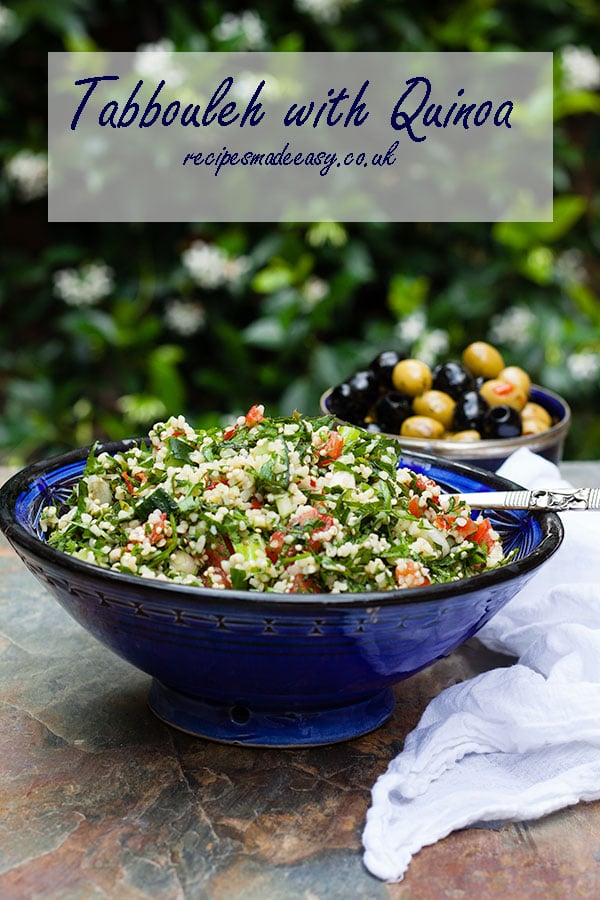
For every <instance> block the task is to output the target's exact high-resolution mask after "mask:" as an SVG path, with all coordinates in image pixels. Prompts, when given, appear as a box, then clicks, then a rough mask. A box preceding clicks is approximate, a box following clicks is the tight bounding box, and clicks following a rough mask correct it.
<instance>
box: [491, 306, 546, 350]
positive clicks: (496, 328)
mask: <svg viewBox="0 0 600 900" xmlns="http://www.w3.org/2000/svg"><path fill="white" fill-rule="evenodd" d="M534 325H535V316H534V314H533V313H532V312H531V310H530V309H527V307H525V306H511V307H509V309H507V310H506V311H505V312H503V313H500V314H499V315H497V316H494V317H493V319H492V321H491V325H490V339H491V341H492V343H497V344H506V345H512V344H515V345H517V346H523V345H524V344H526V343H527V342H528V340H529V338H530V336H531V330H532V328H533V326H534Z"/></svg>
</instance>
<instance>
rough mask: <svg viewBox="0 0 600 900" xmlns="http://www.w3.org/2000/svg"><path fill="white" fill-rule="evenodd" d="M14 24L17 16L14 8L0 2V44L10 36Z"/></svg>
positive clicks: (13, 29)
mask: <svg viewBox="0 0 600 900" xmlns="http://www.w3.org/2000/svg"><path fill="white" fill-rule="evenodd" d="M16 24H17V16H16V14H15V12H14V10H12V9H9V8H8V6H4V4H3V3H0V44H1V43H2V42H3V41H4V40H6V39H8V38H10V37H11V36H12V34H13V33H14V31H15V26H16Z"/></svg>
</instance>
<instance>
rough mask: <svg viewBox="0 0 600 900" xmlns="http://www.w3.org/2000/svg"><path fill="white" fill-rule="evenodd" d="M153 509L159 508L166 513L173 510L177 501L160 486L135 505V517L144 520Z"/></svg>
mask: <svg viewBox="0 0 600 900" xmlns="http://www.w3.org/2000/svg"><path fill="white" fill-rule="evenodd" d="M155 509H159V510H160V511H161V512H164V513H167V515H168V514H169V513H172V512H175V510H176V509H177V503H176V502H175V500H174V499H173V497H171V496H170V495H169V494H167V492H166V491H165V490H163V489H162V488H160V487H159V488H156V490H155V491H154V492H153V493H152V494H150V496H149V497H145V498H144V499H143V500H141V501H140V502H139V503H138V504H137V506H136V507H135V515H136V518H137V519H140V520H141V521H142V522H144V521H145V520H146V519H147V518H148V516H149V515H150V513H152V512H154V510H155Z"/></svg>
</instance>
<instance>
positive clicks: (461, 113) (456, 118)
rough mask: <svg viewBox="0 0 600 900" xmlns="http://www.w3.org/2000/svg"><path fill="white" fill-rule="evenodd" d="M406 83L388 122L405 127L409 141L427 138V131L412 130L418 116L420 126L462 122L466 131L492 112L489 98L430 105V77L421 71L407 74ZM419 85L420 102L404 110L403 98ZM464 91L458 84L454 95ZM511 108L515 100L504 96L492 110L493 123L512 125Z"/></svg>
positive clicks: (397, 127)
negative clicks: (408, 110) (445, 104)
mask: <svg viewBox="0 0 600 900" xmlns="http://www.w3.org/2000/svg"><path fill="white" fill-rule="evenodd" d="M406 84H407V85H408V87H407V89H406V90H405V91H404V93H403V94H402V96H401V97H400V99H399V100H398V102H397V103H396V105H395V107H394V109H393V111H392V115H391V117H390V124H391V126H392V128H393V129H394V130H395V131H404V130H406V131H407V132H408V136H409V137H410V139H411V141H414V142H415V143H420V142H421V141H425V140H427V135H426V134H420V135H417V134H415V131H414V130H413V123H414V122H415V121H416V120H417V119H420V125H421V126H422V127H423V128H429V127H430V126H431V125H435V127H436V128H447V127H448V126H449V125H453V126H454V125H462V127H463V128H464V129H465V131H468V129H469V128H470V126H471V122H472V124H473V125H475V126H477V127H479V128H480V127H481V126H482V125H485V124H486V122H487V121H488V119H489V118H490V116H491V113H492V109H493V103H492V101H491V100H484V101H482V102H480V103H479V104H478V103H468V104H467V103H461V104H460V106H459V104H458V103H457V102H456V101H455V102H454V103H452V104H451V105H450V106H449V107H448V109H444V107H443V105H442V104H441V103H437V104H436V103H430V104H429V106H427V107H426V104H427V103H428V101H429V98H430V96H431V82H430V80H429V79H428V78H426V77H425V76H424V75H417V76H415V77H414V78H407V80H406ZM419 86H422V91H421V99H420V102H419V103H418V105H417V106H416V108H414V109H413V110H412V111H410V112H407V111H406V110H404V109H402V106H403V104H404V103H405V101H407V100H408V99H409V97H410V96H411V94H412V93H413V91H415V90H417V89H418V88H419ZM464 92H465V90H464V88H461V89H460V90H459V91H457V96H458V97H462V95H463V94H464ZM418 97H419V94H418V93H417V95H416V99H417V100H418ZM513 108H514V104H513V103H512V101H511V100H505V101H504V102H503V103H501V104H500V105H499V106H498V108H497V109H496V111H495V113H494V116H493V120H492V121H493V124H494V125H495V126H496V127H500V126H501V125H504V126H505V127H506V128H511V127H512V126H511V124H510V114H511V113H512V111H513ZM421 113H422V115H421ZM471 117H472V120H471Z"/></svg>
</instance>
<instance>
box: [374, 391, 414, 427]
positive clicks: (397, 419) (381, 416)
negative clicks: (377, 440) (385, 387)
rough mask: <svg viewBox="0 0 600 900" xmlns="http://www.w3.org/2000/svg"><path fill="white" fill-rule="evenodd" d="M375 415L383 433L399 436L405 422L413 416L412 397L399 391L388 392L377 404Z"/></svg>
mask: <svg viewBox="0 0 600 900" xmlns="http://www.w3.org/2000/svg"><path fill="white" fill-rule="evenodd" d="M375 415H376V417H377V422H378V423H379V425H380V426H381V430H382V431H387V432H388V433H389V434H398V433H399V431H400V426H401V425H402V423H403V422H404V420H405V419H406V418H407V417H408V416H411V415H412V403H411V400H410V397H405V396H404V394H401V393H400V392H399V391H388V393H387V394H383V396H382V397H380V398H379V400H378V401H377V403H376V404H375Z"/></svg>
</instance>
